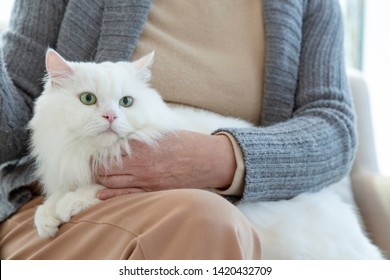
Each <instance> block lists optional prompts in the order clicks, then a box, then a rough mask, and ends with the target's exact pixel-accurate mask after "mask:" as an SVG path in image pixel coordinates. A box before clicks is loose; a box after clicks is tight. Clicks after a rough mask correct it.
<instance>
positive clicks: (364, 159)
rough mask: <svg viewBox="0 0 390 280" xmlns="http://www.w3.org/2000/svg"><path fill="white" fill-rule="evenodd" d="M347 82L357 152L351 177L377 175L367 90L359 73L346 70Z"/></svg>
mask: <svg viewBox="0 0 390 280" xmlns="http://www.w3.org/2000/svg"><path fill="white" fill-rule="evenodd" d="M348 80H349V85H350V89H351V93H352V98H353V102H354V106H355V111H356V116H357V117H356V118H357V131H358V150H357V153H356V159H355V162H354V165H353V168H352V171H351V176H352V177H360V176H365V174H367V173H368V174H378V173H379V168H378V163H377V158H376V150H375V143H374V133H373V129H372V114H371V107H370V97H369V89H368V86H367V83H366V81H365V78H364V76H363V74H362V73H361V72H359V71H358V70H354V69H348Z"/></svg>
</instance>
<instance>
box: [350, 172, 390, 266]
mask: <svg viewBox="0 0 390 280" xmlns="http://www.w3.org/2000/svg"><path fill="white" fill-rule="evenodd" d="M351 183H352V186H353V189H352V190H353V194H354V199H355V202H356V205H357V207H358V209H359V211H360V214H361V215H362V217H363V223H364V226H365V228H366V231H367V233H368V235H369V236H370V238H371V239H372V241H373V242H374V243H375V244H376V245H377V246H379V247H380V249H381V250H382V251H383V253H384V255H385V256H386V258H387V259H390V177H384V176H379V175H372V176H369V175H367V176H365V177H359V178H356V177H355V178H352V179H351Z"/></svg>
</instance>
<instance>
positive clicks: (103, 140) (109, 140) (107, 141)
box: [94, 130, 123, 148]
mask: <svg viewBox="0 0 390 280" xmlns="http://www.w3.org/2000/svg"><path fill="white" fill-rule="evenodd" d="M121 139H123V137H121V136H120V135H118V133H116V132H114V131H112V130H107V131H104V132H101V133H99V134H98V135H97V137H96V138H95V139H94V140H95V141H97V142H98V146H100V147H103V148H107V147H110V146H112V145H115V144H117V143H118V142H119V141H120V140H121Z"/></svg>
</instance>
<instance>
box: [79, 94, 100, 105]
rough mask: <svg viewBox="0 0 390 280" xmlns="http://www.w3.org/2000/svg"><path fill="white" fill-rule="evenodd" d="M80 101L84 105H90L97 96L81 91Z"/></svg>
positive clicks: (95, 100) (94, 101)
mask: <svg viewBox="0 0 390 280" xmlns="http://www.w3.org/2000/svg"><path fill="white" fill-rule="evenodd" d="M80 101H81V103H83V104H84V105H88V106H90V105H93V104H95V103H96V102H97V97H96V95H95V94H93V93H91V92H83V93H82V94H80Z"/></svg>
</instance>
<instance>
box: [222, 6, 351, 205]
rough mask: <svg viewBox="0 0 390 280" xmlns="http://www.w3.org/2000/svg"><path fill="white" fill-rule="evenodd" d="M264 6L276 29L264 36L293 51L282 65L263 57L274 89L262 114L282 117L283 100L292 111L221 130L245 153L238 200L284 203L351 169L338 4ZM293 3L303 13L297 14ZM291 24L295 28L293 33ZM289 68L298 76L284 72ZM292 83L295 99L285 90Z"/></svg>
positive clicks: (327, 183) (347, 94) (340, 19)
mask: <svg viewBox="0 0 390 280" xmlns="http://www.w3.org/2000/svg"><path fill="white" fill-rule="evenodd" d="M265 2H267V3H271V4H268V5H269V6H267V7H265V8H266V9H265V12H268V13H276V15H274V16H273V17H272V19H271V21H272V22H273V23H274V25H273V26H274V27H276V28H275V29H274V30H268V32H271V31H272V32H274V33H275V34H274V35H273V37H272V38H273V39H274V38H276V40H278V38H279V40H280V42H279V43H281V41H283V40H287V43H284V46H287V47H288V46H290V49H289V50H288V52H289V55H288V56H286V57H287V59H284V60H283V61H281V60H280V59H279V58H276V59H274V60H272V58H269V57H268V59H269V62H270V61H273V62H275V63H272V64H270V63H268V65H266V67H268V68H270V67H272V69H268V70H267V69H266V71H268V76H267V78H266V79H271V80H274V81H276V82H274V84H277V86H275V87H273V88H271V89H270V88H268V89H266V91H267V90H268V93H267V92H265V94H268V95H269V96H270V95H272V98H268V101H267V102H265V105H264V107H263V111H264V113H265V114H271V115H272V114H273V115H274V116H278V114H279V115H282V114H283V112H282V110H283V108H282V107H283V104H284V103H285V102H284V101H285V100H288V99H289V98H285V97H286V96H287V95H290V98H291V99H292V100H293V102H292V103H293V106H292V108H291V115H290V116H289V117H288V118H286V120H283V121H275V122H273V123H272V121H271V122H270V123H269V124H266V126H264V127H261V128H250V129H221V131H225V132H228V133H230V134H231V135H233V137H234V138H235V139H236V141H237V143H238V144H239V145H240V147H241V149H242V151H243V153H244V160H245V168H246V175H245V189H244V193H243V198H242V199H243V200H254V199H258V200H280V199H289V198H292V197H294V196H296V195H298V194H300V193H302V192H307V191H316V190H319V189H321V188H323V187H325V186H327V185H330V184H331V183H333V182H336V181H337V180H340V179H341V178H342V177H343V176H345V175H346V174H347V172H348V171H349V170H350V167H351V165H352V161H353V159H354V153H355V147H356V135H355V134H356V132H355V120H354V112H353V107H352V104H351V98H350V94H349V89H348V85H347V79H346V74H345V66H344V61H343V30H342V17H341V12H340V8H339V5H338V2H337V0H329V1H328V0H326V1H321V0H312V1H285V2H284V3H285V4H283V5H286V6H289V7H288V8H286V7H284V8H285V9H283V7H281V6H280V5H281V4H280V3H282V1H265ZM278 2H279V4H278ZM287 2H288V4H287ZM297 3H301V4H297ZM302 3H303V4H302ZM271 5H272V6H271ZM278 5H279V6H278ZM294 5H295V6H294ZM298 5H301V8H302V9H301V10H299V9H294V7H296V6H298ZM289 13H295V14H294V15H291V14H289ZM269 18H270V16H269ZM286 18H289V19H292V21H291V22H292V24H289V25H286V24H285V23H286V22H285V19H286ZM294 24H295V25H294ZM296 26H299V27H300V30H296V29H294V27H296ZM283 29H288V33H287V32H286V34H289V36H282V34H281V33H280V32H281V30H283ZM278 32H279V33H278ZM268 38H270V36H269V37H268ZM297 42H298V43H297ZM296 46H300V49H298V48H296ZM287 47H286V48H287ZM268 55H270V52H269V53H268ZM271 55H272V53H271ZM274 56H275V57H278V54H275V53H274ZM279 56H281V55H279ZM278 59H279V60H278ZM294 63H296V64H297V74H296V76H294V73H292V72H290V71H288V70H289V67H290V65H291V64H294ZM291 81H292V82H293V83H294V88H293V91H294V93H289V92H288V90H287V88H288V83H291ZM269 87H270V86H269ZM283 88H286V91H285V92H283V91H282V90H283ZM270 91H271V93H270ZM293 94H294V96H293V97H291V95H293ZM269 100H271V101H269ZM279 109H280V111H278V110H279ZM263 116H264V115H263ZM272 118H274V117H273V116H269V118H268V119H272Z"/></svg>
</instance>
